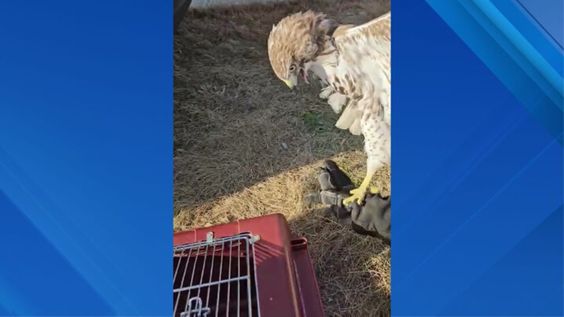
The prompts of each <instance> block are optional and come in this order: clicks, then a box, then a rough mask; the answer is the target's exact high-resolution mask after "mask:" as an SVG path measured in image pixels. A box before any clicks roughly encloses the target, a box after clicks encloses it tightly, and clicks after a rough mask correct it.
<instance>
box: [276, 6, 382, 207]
mask: <svg viewBox="0 0 564 317" xmlns="http://www.w3.org/2000/svg"><path fill="white" fill-rule="evenodd" d="M390 24H391V17H390V13H387V14H385V15H383V16H381V17H379V18H376V19H374V20H372V21H370V22H368V23H365V24H363V25H359V26H351V25H337V24H336V23H335V22H334V21H333V20H330V19H328V18H326V16H325V15H324V14H322V13H315V12H312V11H307V12H303V13H302V12H300V13H296V14H293V15H290V16H288V17H286V18H284V19H282V20H281V21H280V22H279V23H278V24H277V25H275V26H273V28H272V31H271V32H270V36H269V38H268V56H269V59H270V64H271V66H272V69H273V70H274V73H275V74H276V76H277V77H278V78H279V79H281V80H282V81H283V82H284V83H286V85H287V86H288V87H290V88H293V87H294V86H296V85H297V84H298V78H299V77H300V76H301V77H303V78H304V80H306V81H307V74H308V72H309V71H311V72H313V73H315V74H316V75H317V76H318V77H319V78H320V79H321V80H322V82H324V83H326V85H327V87H326V88H324V90H323V91H322V93H321V95H320V96H321V97H328V98H329V103H330V104H331V106H332V107H333V110H335V111H336V112H338V111H340V110H341V107H342V106H343V105H344V104H346V107H345V109H344V110H343V113H342V115H341V117H340V118H339V120H338V121H337V123H336V126H337V127H339V128H341V129H348V130H350V131H351V132H352V133H353V134H360V133H362V134H363V135H364V150H365V152H366V154H367V156H368V158H367V171H366V177H365V178H364V180H363V181H362V184H361V185H360V186H359V187H358V188H357V189H354V190H352V191H351V194H352V196H351V197H349V199H347V200H346V201H345V203H350V202H352V201H353V200H356V201H358V202H359V203H361V202H362V201H363V200H364V196H365V194H366V191H367V190H368V187H369V185H370V181H371V179H372V176H373V175H374V173H375V172H376V170H378V169H379V168H380V167H382V166H383V165H385V164H390V155H391V153H390V152H391V149H390V125H391V118H390V113H391V100H390V89H391V83H390V79H391V78H390V39H391V35H390V34H391V32H390Z"/></svg>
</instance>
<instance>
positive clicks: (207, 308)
mask: <svg viewBox="0 0 564 317" xmlns="http://www.w3.org/2000/svg"><path fill="white" fill-rule="evenodd" d="M259 239H260V237H259V236H257V235H252V234H250V233H240V234H237V235H233V236H229V237H222V238H217V239H216V238H214V236H213V232H208V233H207V238H206V240H205V241H199V242H195V243H188V244H182V245H178V246H175V247H174V267H173V269H174V277H173V281H174V288H173V298H174V316H179V317H209V316H238V317H240V316H248V317H254V316H260V310H259V300H258V289H257V284H256V263H255V248H254V244H255V242H256V241H258V240H259Z"/></svg>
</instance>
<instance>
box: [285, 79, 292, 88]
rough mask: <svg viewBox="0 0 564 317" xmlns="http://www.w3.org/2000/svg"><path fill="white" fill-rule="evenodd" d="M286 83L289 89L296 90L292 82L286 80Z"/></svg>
mask: <svg viewBox="0 0 564 317" xmlns="http://www.w3.org/2000/svg"><path fill="white" fill-rule="evenodd" d="M284 83H285V84H286V86H288V88H290V89H294V83H293V82H292V81H291V80H289V79H287V80H284Z"/></svg>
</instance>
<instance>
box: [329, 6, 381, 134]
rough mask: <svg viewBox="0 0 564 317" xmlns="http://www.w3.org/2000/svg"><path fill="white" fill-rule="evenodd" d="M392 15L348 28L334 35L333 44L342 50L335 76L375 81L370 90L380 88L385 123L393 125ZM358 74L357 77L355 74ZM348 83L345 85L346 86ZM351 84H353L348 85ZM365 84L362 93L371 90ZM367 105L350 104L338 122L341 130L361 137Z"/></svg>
mask: <svg viewBox="0 0 564 317" xmlns="http://www.w3.org/2000/svg"><path fill="white" fill-rule="evenodd" d="M390 24H391V16H390V13H387V14H385V15H382V16H380V17H378V18H376V19H374V20H372V21H370V22H368V23H365V24H363V25H360V26H357V27H353V28H347V29H345V30H343V32H339V33H337V32H336V33H335V34H334V42H335V45H336V46H337V49H338V51H339V63H338V65H337V69H336V74H337V77H338V78H341V80H342V79H343V78H347V77H349V78H350V77H353V78H357V79H360V80H361V81H370V82H372V85H371V87H372V88H374V87H375V86H376V87H379V88H380V89H381V93H380V94H379V96H378V102H377V103H378V104H379V106H380V107H381V108H380V109H382V110H383V112H384V113H383V117H384V120H385V121H386V122H387V123H388V124H389V123H390V112H391V111H390V88H391V87H390V34H391V32H390ZM354 72H356V73H357V74H352V73H354ZM346 84H347V83H345V85H346ZM348 84H351V83H348ZM364 84H365V83H363V82H357V83H354V84H351V85H360V86H362V87H357V88H360V89H361V90H364V92H365V93H366V92H367V91H366V90H370V89H371V88H369V87H368V86H365V85H364ZM366 107H367V105H366V104H363V103H357V102H354V101H351V102H349V104H348V105H347V106H346V108H345V110H344V111H343V113H342V115H341V117H340V118H339V120H338V121H337V123H336V126H337V127H338V128H340V129H349V130H350V132H351V133H353V134H357V135H358V134H360V132H361V129H360V122H361V119H362V115H363V113H364V111H366V110H369V111H374V112H376V111H379V110H380V109H366Z"/></svg>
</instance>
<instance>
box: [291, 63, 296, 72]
mask: <svg viewBox="0 0 564 317" xmlns="http://www.w3.org/2000/svg"><path fill="white" fill-rule="evenodd" d="M295 70H296V65H294V64H292V65H290V71H291V72H293V71H295Z"/></svg>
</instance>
